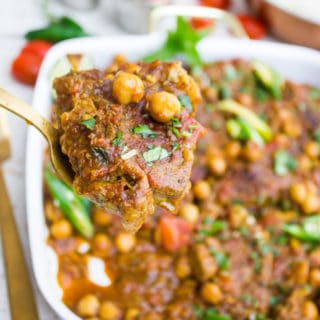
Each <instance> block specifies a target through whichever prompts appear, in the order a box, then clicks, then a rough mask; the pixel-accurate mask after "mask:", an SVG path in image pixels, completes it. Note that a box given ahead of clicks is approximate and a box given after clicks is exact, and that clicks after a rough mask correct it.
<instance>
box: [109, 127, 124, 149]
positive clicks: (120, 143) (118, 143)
mask: <svg viewBox="0 0 320 320" xmlns="http://www.w3.org/2000/svg"><path fill="white" fill-rule="evenodd" d="M122 137H123V132H122V131H118V132H117V135H116V137H115V138H114V139H113V140H112V142H111V144H112V145H113V146H118V147H122V146H123V141H122Z"/></svg>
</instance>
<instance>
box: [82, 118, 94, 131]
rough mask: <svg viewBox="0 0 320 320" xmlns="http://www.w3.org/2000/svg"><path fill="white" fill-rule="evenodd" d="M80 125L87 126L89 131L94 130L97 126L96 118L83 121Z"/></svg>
mask: <svg viewBox="0 0 320 320" xmlns="http://www.w3.org/2000/svg"><path fill="white" fill-rule="evenodd" d="M80 124H82V125H83V126H85V127H86V128H87V129H89V130H93V129H94V126H95V124H96V119H95V118H90V119H87V120H83V121H81V122H80Z"/></svg>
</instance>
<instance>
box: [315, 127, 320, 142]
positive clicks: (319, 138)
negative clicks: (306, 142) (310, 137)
mask: <svg viewBox="0 0 320 320" xmlns="http://www.w3.org/2000/svg"><path fill="white" fill-rule="evenodd" d="M314 139H315V140H316V141H317V142H318V143H319V144H320V129H318V130H316V132H315V133H314Z"/></svg>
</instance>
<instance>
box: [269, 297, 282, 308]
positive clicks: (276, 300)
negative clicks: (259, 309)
mask: <svg viewBox="0 0 320 320" xmlns="http://www.w3.org/2000/svg"><path fill="white" fill-rule="evenodd" d="M279 301H280V298H279V297H276V296H271V297H270V299H269V305H270V306H271V307H274V306H276V305H277V304H278V303H279Z"/></svg>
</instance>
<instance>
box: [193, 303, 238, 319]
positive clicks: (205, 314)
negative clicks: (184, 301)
mask: <svg viewBox="0 0 320 320" xmlns="http://www.w3.org/2000/svg"><path fill="white" fill-rule="evenodd" d="M192 309H193V312H194V313H195V315H196V317H197V318H198V319H199V320H232V319H231V317H230V316H228V315H224V314H220V313H217V311H216V310H215V309H214V308H208V309H205V310H203V309H201V307H199V306H198V305H193V306H192Z"/></svg>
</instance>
